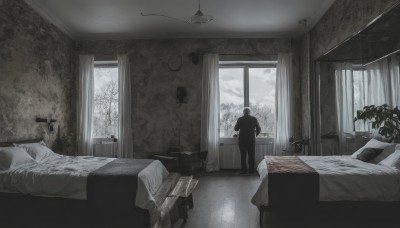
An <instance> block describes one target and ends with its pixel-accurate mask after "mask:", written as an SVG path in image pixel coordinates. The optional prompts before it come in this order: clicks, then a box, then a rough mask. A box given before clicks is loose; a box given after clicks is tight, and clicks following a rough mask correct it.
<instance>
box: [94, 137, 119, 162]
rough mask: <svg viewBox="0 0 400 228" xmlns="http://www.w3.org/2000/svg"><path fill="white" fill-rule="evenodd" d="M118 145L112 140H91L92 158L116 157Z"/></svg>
mask: <svg viewBox="0 0 400 228" xmlns="http://www.w3.org/2000/svg"><path fill="white" fill-rule="evenodd" d="M117 150H118V143H117V142H114V139H111V138H106V139H93V156H95V157H109V158H115V157H117Z"/></svg>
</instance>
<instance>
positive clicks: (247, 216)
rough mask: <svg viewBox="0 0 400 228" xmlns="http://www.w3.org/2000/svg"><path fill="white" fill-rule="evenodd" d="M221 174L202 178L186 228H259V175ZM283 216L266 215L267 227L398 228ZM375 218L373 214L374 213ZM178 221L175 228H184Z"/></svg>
mask: <svg viewBox="0 0 400 228" xmlns="http://www.w3.org/2000/svg"><path fill="white" fill-rule="evenodd" d="M237 173H238V172H222V173H214V174H208V175H206V176H203V177H199V179H200V182H199V185H198V186H197V188H196V190H195V191H194V193H193V198H194V208H193V209H191V210H190V211H189V219H188V221H187V223H186V224H185V225H184V226H183V227H187V228H225V227H229V228H257V227H260V224H259V222H258V221H259V213H258V210H257V208H256V207H255V206H254V205H252V204H251V203H250V199H251V197H252V196H253V194H254V193H255V191H256V190H257V187H258V185H259V178H258V176H241V175H238V174H237ZM300 214H301V213H299V214H295V215H293V214H292V215H282V214H276V213H266V214H265V215H264V221H263V226H264V228H294V227H295V228H303V227H304V228H380V227H382V228H392V227H393V228H398V227H400V222H399V220H398V218H396V216H390V217H389V218H387V217H382V216H379V217H374V216H362V215H361V216H356V217H354V216H352V215H349V216H337V215H315V214H312V215H300ZM372 215H373V213H372ZM181 223H182V221H178V222H177V224H175V226H174V228H178V227H181Z"/></svg>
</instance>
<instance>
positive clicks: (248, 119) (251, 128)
mask: <svg viewBox="0 0 400 228" xmlns="http://www.w3.org/2000/svg"><path fill="white" fill-rule="evenodd" d="M235 131H239V140H254V139H255V136H256V134H257V135H258V134H259V133H260V131H261V128H260V125H259V124H258V121H257V119H256V118H255V117H254V116H251V115H244V116H242V117H240V118H239V119H238V121H237V123H236V125H235Z"/></svg>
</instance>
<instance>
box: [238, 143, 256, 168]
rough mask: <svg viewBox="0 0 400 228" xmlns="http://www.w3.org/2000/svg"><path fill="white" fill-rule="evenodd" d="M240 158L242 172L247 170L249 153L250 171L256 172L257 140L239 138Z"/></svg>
mask: <svg viewBox="0 0 400 228" xmlns="http://www.w3.org/2000/svg"><path fill="white" fill-rule="evenodd" d="M239 149H240V159H241V166H242V172H246V171H247V167H246V155H248V163H249V172H250V173H253V172H254V163H255V161H254V156H255V140H254V139H253V140H251V139H250V140H239Z"/></svg>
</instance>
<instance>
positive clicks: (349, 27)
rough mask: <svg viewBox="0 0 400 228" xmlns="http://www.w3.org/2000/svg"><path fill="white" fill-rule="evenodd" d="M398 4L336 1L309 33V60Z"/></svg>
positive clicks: (399, 0) (390, 1)
mask: <svg viewBox="0 0 400 228" xmlns="http://www.w3.org/2000/svg"><path fill="white" fill-rule="evenodd" d="M398 3H400V0H379V1H377V0H336V1H335V2H334V3H333V5H332V6H331V7H330V9H329V10H328V11H327V12H326V13H325V15H324V16H323V17H322V18H321V20H320V21H319V22H318V23H317V25H316V26H315V27H314V28H313V29H312V31H311V47H310V48H311V58H312V59H313V60H315V59H317V58H318V57H321V56H322V55H323V54H325V53H327V52H328V51H330V50H331V49H333V48H335V47H336V46H337V45H339V44H341V43H342V42H343V41H345V40H346V39H348V38H350V37H352V36H353V35H355V34H357V33H358V32H359V31H361V30H362V29H364V28H365V27H366V26H367V25H368V24H369V23H370V22H371V21H372V20H374V19H375V18H376V17H378V16H379V15H381V14H382V13H384V12H386V11H388V10H390V9H391V8H392V7H393V6H394V5H396V4H398Z"/></svg>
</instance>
